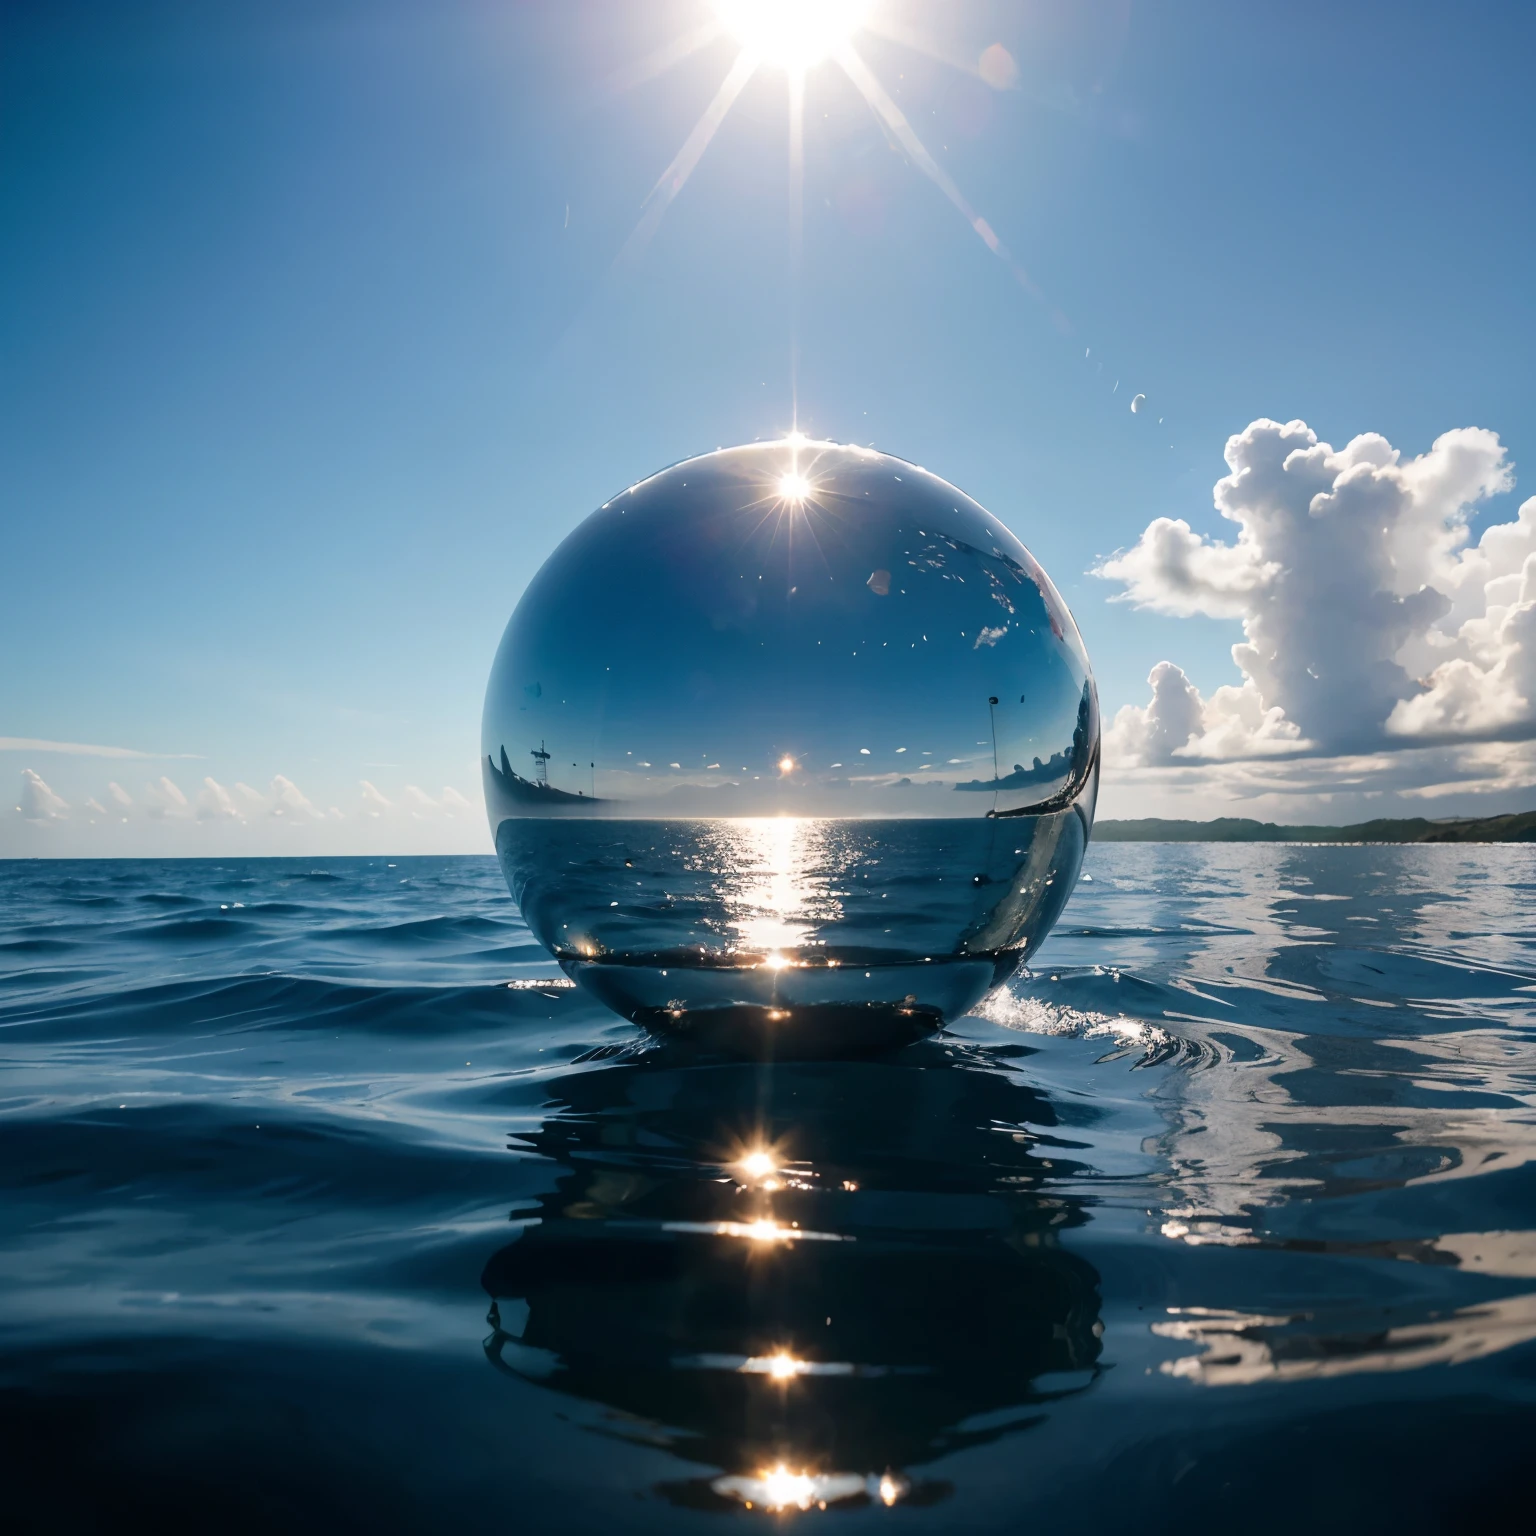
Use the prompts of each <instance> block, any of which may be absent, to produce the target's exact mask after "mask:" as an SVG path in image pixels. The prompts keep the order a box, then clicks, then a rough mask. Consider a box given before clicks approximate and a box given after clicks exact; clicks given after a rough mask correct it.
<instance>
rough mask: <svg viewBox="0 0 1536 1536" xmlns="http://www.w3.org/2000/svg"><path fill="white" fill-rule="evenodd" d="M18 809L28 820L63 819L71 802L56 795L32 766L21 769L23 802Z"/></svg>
mask: <svg viewBox="0 0 1536 1536" xmlns="http://www.w3.org/2000/svg"><path fill="white" fill-rule="evenodd" d="M16 809H17V811H18V812H20V814H21V815H22V816H23V817H25V818H26V820H28V821H62V820H63V819H64V818H65V817H66V816H68V815H69V804H68V802H67V801H66V800H65V799H64V797H63V796H62V795H56V794H54V792H53V791H52V790H51V789H49V787H48V786H47V785H46V784H45V783H44V782H43V781H42V779H41V778H39V777H38V775H37V774H35V773H33V771H32V770H31V769H30V768H23V769H22V770H21V804H20V805H18V806H17V807H16Z"/></svg>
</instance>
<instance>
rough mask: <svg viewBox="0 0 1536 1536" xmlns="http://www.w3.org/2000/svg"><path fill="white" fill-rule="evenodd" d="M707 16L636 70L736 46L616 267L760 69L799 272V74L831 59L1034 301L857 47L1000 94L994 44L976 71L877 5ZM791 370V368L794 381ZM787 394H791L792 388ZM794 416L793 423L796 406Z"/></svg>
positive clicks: (792, 5) (1008, 255) (794, 6)
mask: <svg viewBox="0 0 1536 1536" xmlns="http://www.w3.org/2000/svg"><path fill="white" fill-rule="evenodd" d="M713 9H714V22H713V27H712V28H710V27H709V26H708V24H706V26H705V28H703V29H695V30H694V31H692V32H690V33H689V34H687V36H686V37H685V38H682V39H679V40H678V41H677V42H676V43H674V44H670V45H667V46H666V47H663V48H662V49H659V50H658V51H657V53H656V54H654V55H653V56H652V59H651V60H649V61H647V62H646V63H645V65H644V66H642V68H643V70H644V72H645V73H646V74H650V73H659V72H660V70H661V69H663V68H667V67H670V65H671V64H672V63H674V62H676V61H677V60H678V59H681V58H684V57H686V56H688V55H689V54H691V53H693V52H694V51H696V49H697V48H698V47H700V46H702V44H703V41H705V40H714V39H717V38H719V37H726V38H729V39H731V40H732V41H733V42H735V43H736V44H737V46H738V49H739V51H738V52H737V54H736V57H735V59H734V61H733V62H732V64H731V67H730V69H729V70H728V71H727V72H726V76H725V79H724V80H723V81H722V82H721V84H720V88H719V89H718V90H717V91H716V92H715V95H714V98H713V100H712V101H711V102H710V104H709V106H708V107H707V108H706V109H705V111H704V114H703V116H702V117H700V119H699V120H698V122H697V123H696V124H695V125H694V127H693V130H692V132H690V133H689V135H688V137H687V138H686V139H685V140H684V141H683V146H682V148H681V149H679V150H678V152H677V154H676V155H675V156H673V158H672V161H671V163H670V164H669V165H668V166H667V169H666V170H665V171H664V172H663V173H662V175H661V177H660V179H659V180H658V181H657V183H656V185H655V187H653V188H652V190H651V193H650V196H649V197H648V198H647V199H646V203H645V207H644V210H643V212H642V214H641V217H640V222H639V224H638V225H637V226H636V228H635V231H634V233H633V234H632V235H631V236H630V237H629V239H628V241H627V242H626V243H625V245H624V249H623V251H622V252H621V255H620V260H621V262H622V261H632V260H633V259H634V258H635V257H636V256H637V255H638V254H639V252H640V251H641V250H643V248H644V247H645V245H646V243H647V242H648V241H649V240H650V238H651V236H652V235H653V234H654V233H655V231H656V228H657V226H658V225H659V224H660V222H661V219H662V216H663V215H664V214H665V213H666V210H667V208H668V207H669V206H670V204H671V203H672V201H673V199H674V198H675V197H676V196H677V195H678V193H679V192H681V191H682V189H683V187H684V185H685V184H686V183H687V181H688V178H689V176H691V175H692V173H693V170H694V167H695V166H697V165H698V163H699V161H700V160H701V159H702V158H703V155H704V151H705V150H706V149H707V148H708V147H709V143H710V140H711V139H713V138H714V136H715V133H716V131H717V130H718V128H719V127H720V124H721V123H722V122H723V121H724V120H725V118H726V115H727V114H728V113H729V112H730V110H731V107H732V106H733V104H734V103H735V101H736V98H737V97H738V96H739V95H740V94H741V92H742V90H743V89H744V88H745V87H746V85H747V83H748V81H750V80H751V79H752V77H753V76H754V75H755V74H756V73H757V72H758V70H759V69H762V68H765V67H766V68H771V69H777V70H780V71H782V73H783V74H784V75H785V77H786V81H787V84H788V91H789V119H790V121H789V159H790V214H789V222H790V248H791V261H792V265H796V266H797V265H798V261H799V247H800V224H801V219H802V209H801V204H802V200H803V194H802V186H803V157H804V149H803V146H804V116H805V91H806V77H807V75H808V74H809V73H810V72H812V71H813V70H815V69H816V68H817V67H818V66H819V65H821V64H824V63H829V62H830V63H834V64H836V65H837V67H838V68H839V69H841V71H842V72H843V74H844V75H846V76H847V78H848V79H849V80H850V81H851V82H852V84H853V85H854V87H855V89H857V91H858V92H859V94H860V95H861V96H862V97H863V98H864V100H865V101H866V102H867V103H868V105H869V108H870V111H871V112H873V113H874V115H875V117H876V118H877V119H878V121H879V122H880V124H881V127H882V128H883V129H884V130H885V132H886V133H887V134H888V135H889V136H890V138H891V139H892V141H893V142H894V143H895V144H896V145H897V146H898V147H899V148H900V150H901V152H902V153H903V154H904V155H905V156H906V157H907V160H908V161H909V162H910V163H911V164H912V165H913V166H914V167H915V168H916V169H917V170H919V171H921V172H922V173H923V175H925V176H926V177H927V178H928V179H929V180H930V181H932V182H933V184H934V185H935V186H936V187H938V189H939V190H940V191H941V192H942V193H943V194H944V196H945V197H946V198H947V199H948V200H949V201H950V202H951V203H952V204H953V205H954V206H955V208H956V209H958V210H959V212H960V213H961V214H962V215H963V216H964V218H965V221H966V222H967V223H968V224H969V225H970V226H971V228H972V229H973V230H974V231H975V232H976V234H977V236H978V237H979V238H980V239H981V241H982V243H983V244H984V245H985V246H986V247H987V249H988V250H989V251H991V252H992V254H993V255H994V256H996V257H997V258H998V259H999V260H1000V261H1002V262H1003V263H1004V264H1005V265H1006V266H1007V267H1008V268H1009V270H1010V271H1011V272H1012V273H1013V275H1014V277H1015V278H1016V279H1017V280H1018V281H1019V283H1020V284H1021V285H1022V286H1023V287H1024V288H1025V289H1026V290H1027V291H1028V292H1029V293H1030V294H1032V295H1033V296H1034V297H1036V298H1040V297H1041V294H1040V290H1039V288H1038V287H1037V286H1036V284H1035V283H1034V281H1033V280H1032V279H1031V278H1030V276H1029V274H1028V273H1027V272H1026V271H1025V270H1024V268H1023V267H1022V266H1021V265H1020V264H1019V262H1018V261H1017V260H1016V259H1015V258H1014V256H1013V254H1012V252H1010V251H1009V249H1008V247H1007V246H1006V245H1005V244H1004V243H1003V241H1002V240H1001V238H1000V237H999V236H998V234H997V232H996V230H994V229H993V227H992V226H991V225H990V224H989V223H988V222H987V220H986V219H984V218H983V217H982V216H981V215H980V214H979V213H978V212H977V211H976V210H975V209H974V208H973V207H972V206H971V204H970V203H969V202H968V201H967V199H966V197H965V195H964V194H963V193H962V192H961V190H960V188H959V187H958V186H957V185H956V184H955V182H954V180H953V179H952V178H951V177H950V175H949V174H948V172H946V171H945V170H944V168H943V167H942V166H941V165H940V164H939V162H938V161H937V159H935V157H934V156H933V154H932V153H931V151H930V150H929V149H928V148H927V146H926V145H925V144H924V143H923V141H922V139H921V138H920V137H919V136H918V134H917V131H916V129H914V128H913V126H912V124H911V122H910V121H909V120H908V118H907V116H906V114H905V113H904V112H903V111H902V110H901V108H900V107H899V106H898V105H897V104H896V101H895V100H894V99H893V98H892V96H891V94H890V93H889V92H888V91H887V90H886V89H885V88H884V87H883V86H882V85H881V84H880V82H879V80H878V79H877V77H876V76H875V73H874V71H873V70H871V69H870V67H869V65H868V64H867V63H866V62H865V61H864V58H863V56H862V55H861V54H860V53H859V51H858V49H857V47H856V46H855V44H856V42H857V40H858V38H859V35H860V34H861V33H862V32H864V31H866V30H867V31H873V32H879V33H880V34H881V35H882V36H884V37H885V38H886V39H887V40H888V41H894V42H896V43H898V44H900V45H902V46H905V47H908V48H914V49H917V50H919V51H921V52H923V53H925V54H927V55H928V56H929V57H931V58H934V59H937V60H939V61H940V62H941V63H946V64H952V65H956V66H957V67H960V68H964V69H967V70H969V71H970V72H972V73H974V74H976V75H978V76H979V77H980V78H982V79H983V80H985V81H986V82H987V83H988V84H989V85H992V86H993V87H994V88H996V89H1006V88H1007V87H1008V86H1009V85H1011V84H1012V83H1013V81H1014V80H1015V79H1016V77H1017V70H1016V67H1015V66H1014V63H1013V59H1012V57H1011V56H1010V55H1009V54H1008V52H1007V50H1006V49H1004V48H1003V47H1002V46H1001V44H996V43H994V44H993V45H992V46H991V47H990V48H988V49H987V50H986V51H985V52H984V53H983V54H981V55H980V57H979V60H978V62H977V63H976V64H974V65H972V64H969V63H968V62H966V61H964V60H962V59H959V58H956V57H954V56H952V55H951V54H949V53H946V52H945V51H944V50H942V49H940V48H938V47H937V46H935V45H934V44H932V43H931V42H929V41H928V40H927V39H926V38H925V37H924V36H923V35H922V34H921V33H920V32H916V31H914V30H913V29H911V28H909V27H905V26H899V25H896V24H895V23H891V22H888V21H886V19H885V18H883V17H881V16H880V14H879V7H878V3H877V0H714V7H713ZM1059 319H1060V317H1059V315H1058V320H1059ZM791 352H792V358H793V357H794V356H796V355H797V354H798V342H797V340H796V339H795V338H793V337H792V338H791ZM795 372H796V367H795V364H794V362H793V361H792V363H791V377H792V381H793V375H794V373H795ZM791 387H792V392H793V388H794V386H793V382H792V386H791ZM791 414H792V416H794V417H795V419H798V411H797V410H795V409H794V402H793V401H792V412H791Z"/></svg>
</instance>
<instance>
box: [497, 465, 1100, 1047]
mask: <svg viewBox="0 0 1536 1536" xmlns="http://www.w3.org/2000/svg"><path fill="white" fill-rule="evenodd" d="M1098 748H1099V721H1098V705H1097V698H1096V695H1095V691H1094V684H1093V676H1092V673H1091V671H1090V669H1089V665H1088V658H1087V655H1086V653H1085V652H1084V649H1083V644H1082V640H1081V638H1080V637H1079V635H1078V632H1077V627H1076V625H1075V624H1074V623H1073V621H1072V617H1071V615H1070V614H1069V613H1068V612H1067V609H1066V607H1065V605H1064V604H1063V602H1062V600H1061V598H1060V596H1059V595H1058V594H1057V592H1056V590H1055V588H1054V587H1053V586H1052V585H1051V583H1050V580H1049V579H1048V578H1047V576H1046V575H1045V573H1044V571H1042V570H1041V568H1040V567H1039V565H1038V564H1037V563H1036V562H1035V560H1034V559H1033V558H1032V556H1031V555H1030V554H1029V551H1028V550H1026V549H1025V548H1024V546H1023V545H1022V544H1021V543H1020V542H1019V541H1018V539H1016V538H1015V537H1014V536H1013V534H1011V533H1010V532H1009V531H1008V530H1007V529H1006V528H1005V527H1003V525H1002V524H1001V523H1000V522H998V520H997V519H996V518H994V517H992V516H991V515H990V514H989V513H988V512H986V511H985V510H983V509H982V508H981V507H980V506H978V505H977V504H976V503H975V502H973V501H971V500H970V499H969V498H968V497H967V496H965V495H963V494H962V493H961V492H960V491H958V490H956V489H955V488H954V487H953V486H952V485H949V484H948V483H947V482H945V481H943V480H940V479H939V478H938V477H937V476H935V475H931V474H929V473H928V472H927V471H925V470H922V469H918V468H916V467H914V466H912V465H910V464H905V463H903V462H901V461H900V460H898V459H892V458H888V457H886V456H885V455H883V454H877V453H874V452H872V451H867V450H863V449H858V448H851V447H838V446H835V445H833V444H830V443H816V442H809V441H805V440H802V439H798V438H791V439H789V440H786V441H784V442H776V443H766V444H757V445H753V446H750V447H744V448H733V449H727V450H724V451H722V452H719V453H712V454H707V455H705V456H703V457H702V458H698V459H690V460H688V461H687V462H685V463H683V464H679V465H677V466H675V467H674V468H672V469H669V470H665V471H663V472H662V473H661V474H659V475H656V476H653V477H652V478H651V479H649V480H646V481H644V482H642V483H641V484H639V485H636V486H632V487H631V488H630V489H629V490H627V491H625V492H624V493H623V494H622V495H621V496H618V497H616V498H615V499H614V500H613V501H611V502H609V503H607V504H606V505H605V506H603V507H602V508H600V509H599V510H598V511H597V512H595V513H593V515H592V516H591V517H589V518H588V519H587V520H586V521H585V522H584V523H582V524H581V525H580V527H578V528H577V529H576V530H575V532H574V533H572V534H571V535H570V537H569V538H567V539H566V540H565V542H564V543H563V544H561V546H560V547H559V549H557V550H556V551H555V553H554V554H553V555H552V556H551V557H550V559H549V560H548V561H547V562H546V564H545V565H544V567H543V569H542V570H540V571H539V573H538V575H537V576H536V577H535V578H534V580H533V582H532V583H531V585H530V586H529V588H528V590H527V592H526V593H525V594H524V596H523V599H522V601H521V602H520V603H519V604H518V607H517V610H516V612H515V613H514V614H513V616H512V620H511V622H510V623H509V625H508V626H507V631H506V634H505V636H504V637H503V639H502V643H501V647H500V650H499V651H498V652H497V656H496V661H495V665H494V666H493V668H492V672H491V680H490V685H489V688H488V690H487V694H486V704H485V718H484V730H483V752H484V758H483V768H484V773H485V790H486V804H487V807H488V810H489V814H490V819H491V827H492V831H493V833H494V835H495V839H496V850H497V854H498V857H499V858H500V860H501V864H502V868H503V870H504V872H505V873H506V876H507V880H508V883H509V885H510V886H511V889H512V894H513V896H514V898H515V899H516V900H517V901H518V902H519V903H520V905H521V907H522V910H523V914H524V916H525V918H526V919H527V921H528V924H529V926H530V928H531V929H532V930H533V932H534V934H535V936H536V937H537V938H538V939H539V941H540V942H541V943H543V944H544V945H545V946H546V947H547V948H549V950H550V951H551V952H552V953H553V954H554V955H555V956H556V958H557V959H558V960H559V961H560V963H561V965H562V966H563V967H564V969H565V970H566V971H567V973H568V974H569V975H570V976H572V977H573V978H574V979H575V980H576V981H577V982H578V983H579V984H581V985H582V986H584V987H586V988H588V989H589V990H590V991H592V992H593V993H595V994H596V995H597V996H599V997H600V998H601V999H602V1000H603V1001H604V1002H606V1003H607V1004H609V1005H610V1006H611V1007H613V1008H614V1009H616V1010H617V1011H618V1012H620V1013H622V1014H623V1015H625V1016H626V1017H628V1018H630V1019H633V1020H635V1021H636V1022H638V1023H642V1024H646V1025H649V1026H652V1027H661V1028H667V1029H672V1030H675V1031H678V1032H682V1033H691V1034H695V1035H703V1036H708V1037H710V1038H712V1039H715V1040H716V1041H718V1042H720V1043H730V1044H743V1045H748V1046H753V1047H758V1046H762V1045H765V1044H770V1045H771V1046H772V1048H773V1049H775V1050H782V1049H790V1050H805V1049H809V1050H827V1051H836V1050H842V1049H846V1048H850V1047H856V1046H863V1045H869V1044H879V1043H885V1042H892V1043H894V1042H898V1041H900V1040H902V1039H907V1038H912V1037H913V1036H915V1035H918V1034H921V1033H923V1032H924V1031H926V1030H928V1029H931V1028H934V1027H936V1026H938V1025H939V1024H941V1023H943V1022H944V1021H945V1020H946V1019H949V1018H952V1017H955V1016H956V1015H958V1014H960V1013H963V1012H964V1011H965V1010H967V1009H968V1008H970V1007H972V1006H973V1005H974V1004H975V1003H976V1002H977V1001H978V1000H979V999H980V998H981V997H982V996H983V995H984V994H985V993H986V992H987V991H988V990H989V989H990V988H991V987H993V986H995V985H996V984H997V983H998V982H999V981H1001V980H1003V979H1004V978H1005V977H1007V976H1008V975H1010V974H1011V973H1012V972H1013V971H1014V970H1015V969H1016V968H1017V966H1018V965H1019V963H1020V962H1021V961H1022V960H1024V959H1025V958H1026V957H1027V956H1028V955H1029V954H1030V953H1031V951H1033V950H1034V949H1035V948H1036V947H1037V946H1038V945H1039V944H1040V942H1041V941H1042V940H1043V939H1044V937H1045V935H1046V933H1047V932H1048V931H1049V930H1050V927H1051V925H1052V923H1054V922H1055V920H1056V917H1057V916H1058V914H1059V913H1060V911H1061V908H1062V906H1063V905H1064V904H1065V902H1066V899H1067V897H1068V895H1069V894H1070V893H1071V889H1072V886H1073V883H1074V882H1075V880H1076V878H1077V873H1078V869H1079V867H1080V865H1081V862H1082V856H1083V851H1084V848H1085V846H1086V843H1087V839H1088V834H1089V831H1090V829H1091V827H1092V821H1093V805H1094V797H1095V794H1096V792H1097V786H1098Z"/></svg>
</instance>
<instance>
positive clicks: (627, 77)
mask: <svg viewBox="0 0 1536 1536" xmlns="http://www.w3.org/2000/svg"><path fill="white" fill-rule="evenodd" d="M720 35H721V28H720V24H719V23H718V22H706V23H705V24H704V25H703V26H701V27H695V28H694V29H693V30H692V31H691V32H685V33H684V34H683V35H682V36H681V37H677V38H673V40H672V41H671V42H670V43H665V44H663V45H662V46H661V47H660V48H655V49H652V51H651V52H650V53H648V54H646V56H645V57H644V58H643V59H637V60H635V62H634V63H633V64H626V65H625V66H624V68H623V69H618V70H615V71H614V72H613V74H611V75H610V76H609V77H608V79H607V80H606V81H605V82H604V83H605V85H606V86H607V88H608V90H609V91H610V92H612V93H613V94H614V95H618V94H620V93H622V92H624V91H632V90H633V89H634V88H635V87H636V86H637V85H644V84H645V83H646V81H647V80H654V79H655V78H656V77H657V76H658V75H664V74H666V72H667V71H668V70H669V69H673V68H675V67H676V66H677V65H679V64H681V63H682V62H683V60H684V59H687V58H691V57H692V56H693V55H694V54H696V53H697V52H698V51H699V50H700V49H701V48H707V47H709V45H710V44H711V43H712V42H714V41H715V40H716V39H717V38H719V37H720Z"/></svg>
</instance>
